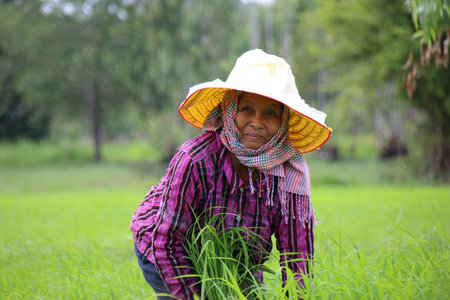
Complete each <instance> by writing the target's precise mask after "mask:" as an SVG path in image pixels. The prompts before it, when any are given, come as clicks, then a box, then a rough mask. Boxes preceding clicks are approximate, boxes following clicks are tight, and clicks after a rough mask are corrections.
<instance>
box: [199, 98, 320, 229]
mask: <svg viewBox="0 0 450 300" xmlns="http://www.w3.org/2000/svg"><path fill="white" fill-rule="evenodd" d="M239 94H240V92H239V91H236V90H230V91H229V92H227V93H226V94H225V96H224V99H223V100H222V105H218V106H217V107H216V108H214V109H213V110H212V111H211V112H210V113H209V114H208V116H207V118H206V120H205V122H204V123H203V130H205V131H218V130H219V129H221V128H222V131H221V134H220V138H221V141H222V143H223V144H224V145H225V147H226V148H227V149H228V150H230V151H231V152H232V153H233V154H234V155H236V157H237V158H238V160H239V161H240V162H241V164H243V165H245V166H247V167H248V170H249V176H250V188H251V191H252V193H253V192H254V190H255V189H254V186H253V180H252V172H253V170H254V169H258V170H259V171H260V174H261V172H262V173H263V174H264V175H265V176H264V180H265V181H266V182H265V183H266V188H267V203H269V204H272V205H273V191H274V190H275V186H274V184H275V180H274V176H276V177H278V194H279V196H280V201H281V208H282V213H283V215H284V216H285V218H286V222H287V221H288V217H289V211H290V210H291V209H293V205H290V203H292V204H293V202H292V201H293V200H294V199H292V201H288V200H289V198H296V199H297V201H296V202H297V205H296V206H297V208H298V210H299V216H300V218H302V217H303V218H305V221H306V222H308V220H310V219H311V218H313V214H314V212H313V210H312V205H311V203H310V200H309V195H310V182H309V170H308V165H307V164H306V161H305V159H304V158H303V155H302V154H301V153H300V152H299V151H298V150H297V149H295V147H294V146H293V145H292V144H291V142H290V141H289V135H288V130H289V109H287V108H286V107H284V108H283V112H282V116H281V125H280V128H279V129H278V131H277V132H276V133H275V135H274V136H273V137H272V138H271V140H270V141H268V142H267V143H266V144H265V145H263V146H261V147H260V148H259V149H256V150H255V149H250V148H247V147H246V146H245V145H244V144H242V143H241V142H240V141H239V129H238V128H237V126H236V124H235V121H234V120H235V117H236V114H237V108H238V99H239ZM286 161H288V162H289V163H288V164H285V162H286ZM300 199H303V200H305V199H306V200H307V201H306V202H307V207H308V208H307V209H306V213H303V212H305V209H304V207H302V206H304V205H302V204H301V201H300ZM313 219H314V218H313Z"/></svg>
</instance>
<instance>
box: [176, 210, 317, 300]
mask: <svg viewBox="0 0 450 300" xmlns="http://www.w3.org/2000/svg"><path fill="white" fill-rule="evenodd" d="M211 211H212V210H208V211H207V212H204V213H202V214H201V215H200V216H198V217H196V220H195V222H194V223H193V225H192V226H191V227H190V228H189V230H188V233H187V236H186V243H185V250H186V253H187V257H188V259H189V260H190V262H191V264H192V269H193V273H194V274H192V275H191V274H190V275H185V276H183V277H191V276H193V277H195V278H197V279H198V284H199V285H200V297H201V299H285V298H286V297H287V295H291V298H292V297H293V295H295V297H294V298H295V299H296V298H297V295H300V296H301V295H304V294H305V289H304V287H303V285H302V284H301V283H300V282H298V280H297V279H296V277H298V276H297V275H298V274H294V273H293V272H292V271H291V270H290V269H289V268H288V267H287V263H288V262H290V261H289V260H287V261H286V266H283V267H281V266H279V265H278V266H276V268H275V269H272V268H271V267H270V264H264V261H265V260H266V259H267V258H270V257H271V255H272V254H271V253H268V252H267V251H266V250H264V247H263V246H262V244H263V243H264V240H263V239H262V238H261V237H259V236H258V235H257V234H256V233H254V232H253V231H251V228H247V227H240V226H239V227H232V228H225V226H224V220H225V216H226V215H227V214H231V215H234V214H235V213H234V212H232V211H231V212H226V213H222V214H211V213H210V212H211ZM286 255H287V254H286ZM270 259H272V258H270ZM283 272H284V273H285V275H286V278H287V280H286V281H285V282H284V283H283V282H282V280H281V278H282V275H281V274H282V273H283ZM262 274H264V275H265V276H264V277H268V278H269V280H270V281H271V285H265V284H264V283H263V277H262ZM301 275H303V278H304V279H303V280H307V281H308V282H307V283H306V284H311V277H309V278H308V276H307V275H306V274H301Z"/></svg>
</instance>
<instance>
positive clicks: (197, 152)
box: [178, 131, 223, 162]
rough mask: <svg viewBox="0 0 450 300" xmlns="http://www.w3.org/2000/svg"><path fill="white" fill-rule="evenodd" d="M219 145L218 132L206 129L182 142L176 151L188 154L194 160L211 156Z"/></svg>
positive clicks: (219, 147) (217, 149) (220, 145)
mask: <svg viewBox="0 0 450 300" xmlns="http://www.w3.org/2000/svg"><path fill="white" fill-rule="evenodd" d="M221 147H223V146H222V143H221V142H220V138H219V133H216V132H211V131H207V132H204V133H202V134H200V135H198V136H196V137H194V138H192V139H190V140H188V141H186V142H185V143H183V144H182V145H181V146H180V148H179V149H178V151H179V152H183V153H185V154H187V155H189V156H190V157H191V159H192V161H194V162H195V161H199V160H203V159H205V158H208V157H211V155H212V154H214V153H216V152H217V151H219V149H221Z"/></svg>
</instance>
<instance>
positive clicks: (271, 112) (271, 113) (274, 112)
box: [266, 110, 278, 117]
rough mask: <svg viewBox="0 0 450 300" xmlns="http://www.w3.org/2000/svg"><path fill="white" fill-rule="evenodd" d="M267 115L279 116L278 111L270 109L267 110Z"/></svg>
mask: <svg viewBox="0 0 450 300" xmlns="http://www.w3.org/2000/svg"><path fill="white" fill-rule="evenodd" d="M266 115H268V116H270V117H278V113H277V112H276V111H273V110H270V111H268V112H266Z"/></svg>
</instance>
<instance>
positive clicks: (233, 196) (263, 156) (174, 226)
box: [130, 49, 331, 299]
mask: <svg viewBox="0 0 450 300" xmlns="http://www.w3.org/2000/svg"><path fill="white" fill-rule="evenodd" d="M179 113H180V114H181V116H182V117H183V118H184V119H185V120H186V121H187V122H188V123H190V124H192V125H194V126H196V127H199V128H203V131H204V133H203V134H201V135H199V136H198V137H195V138H193V139H191V140H189V141H187V142H186V143H184V144H183V145H182V146H181V147H180V148H179V149H178V151H177V153H176V154H175V156H174V157H173V159H172V161H171V163H170V165H169V168H168V170H167V174H166V175H165V176H164V177H163V178H162V179H161V182H160V183H159V184H158V185H156V186H153V187H152V188H151V189H150V191H149V192H148V193H147V195H146V197H145V198H144V199H143V200H142V201H141V203H140V205H139V207H138V208H137V210H136V212H135V213H134V215H133V218H132V221H131V225H130V227H131V230H132V232H133V236H134V241H135V245H136V255H137V257H138V262H139V265H140V267H141V269H142V271H143V273H144V277H145V279H146V280H147V282H148V283H149V284H150V285H151V286H152V287H153V289H154V290H155V292H157V293H166V294H169V295H172V296H173V297H175V298H181V299H194V294H195V293H197V291H198V290H197V289H198V287H197V285H195V283H196V280H195V278H194V277H189V276H183V275H188V274H190V272H191V270H190V269H189V268H180V267H181V266H189V261H188V260H187V258H186V255H185V252H184V248H183V244H184V242H185V234H186V232H187V230H188V228H189V226H190V225H191V224H192V223H193V222H194V220H195V215H196V214H200V213H201V212H203V211H206V210H208V209H213V210H215V211H216V213H223V211H221V208H222V209H223V210H226V209H232V210H233V211H234V212H235V213H233V214H232V215H229V216H227V217H226V218H225V221H224V222H225V226H228V227H234V226H245V227H248V228H249V230H251V231H254V232H255V233H256V234H257V235H258V236H259V237H261V238H262V239H263V240H264V241H266V242H265V243H264V247H265V248H266V250H267V252H270V250H271V249H272V245H271V235H272V234H274V235H275V237H276V243H277V245H276V246H277V248H278V249H279V251H280V253H289V255H280V257H281V259H282V262H281V263H282V264H284V260H285V259H287V260H289V261H291V259H293V260H292V261H291V262H289V263H288V266H289V267H290V268H291V270H292V271H293V272H294V273H296V274H297V278H298V279H299V280H301V274H306V273H308V272H309V270H308V260H312V258H313V252H314V247H313V241H314V236H313V225H314V222H315V218H314V212H313V209H312V204H311V200H310V182H309V172H308V167H307V164H306V162H305V159H304V158H303V156H302V153H305V152H310V151H313V150H315V149H317V148H318V147H320V146H322V145H323V144H324V143H325V142H326V141H327V140H328V138H329V136H330V133H331V129H330V128H328V127H326V126H325V123H324V121H325V116H326V115H325V114H324V113H323V112H320V111H318V110H316V109H314V108H312V107H310V106H308V105H307V104H306V103H305V101H304V100H303V99H302V98H301V97H300V95H299V93H298V91H297V88H296V85H295V79H294V76H293V75H292V72H291V69H290V67H289V65H288V64H287V63H286V62H285V60H284V59H282V58H280V57H277V56H274V55H270V54H267V53H265V52H263V51H262V50H259V49H256V50H251V51H248V52H246V53H244V54H243V55H242V56H241V57H239V58H238V60H237V61H236V65H235V67H234V68H233V70H232V71H231V73H230V75H229V77H228V79H227V81H226V82H223V81H221V80H219V79H216V80H214V81H211V82H206V83H203V84H199V85H197V86H194V87H192V88H191V89H190V91H189V94H188V96H187V98H186V100H185V101H184V102H183V103H182V104H181V106H180V109H179ZM159 298H160V299H164V298H163V297H159ZM165 299H170V298H165Z"/></svg>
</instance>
